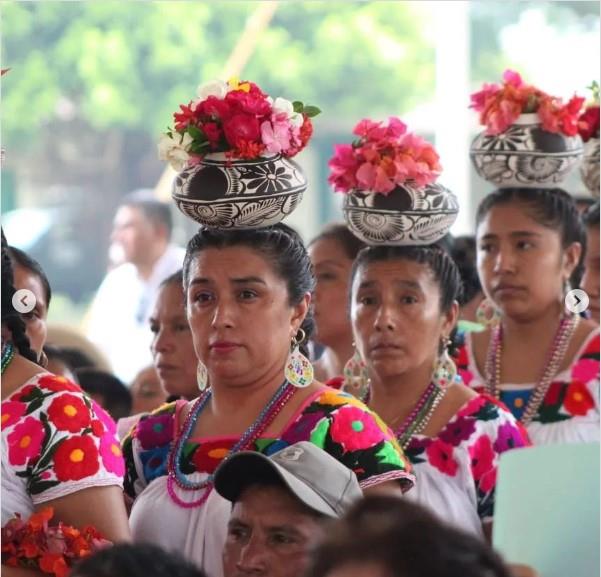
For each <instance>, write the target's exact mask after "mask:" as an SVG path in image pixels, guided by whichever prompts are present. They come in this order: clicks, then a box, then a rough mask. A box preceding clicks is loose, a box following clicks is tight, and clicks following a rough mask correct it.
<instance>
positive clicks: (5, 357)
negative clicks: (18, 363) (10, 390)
mask: <svg viewBox="0 0 601 577" xmlns="http://www.w3.org/2000/svg"><path fill="white" fill-rule="evenodd" d="M14 358H15V348H14V347H13V344H12V343H6V345H4V347H3V349H2V372H1V373H0V374H2V375H3V374H4V371H5V370H6V367H8V365H10V362H11V361H12V360H13V359H14Z"/></svg>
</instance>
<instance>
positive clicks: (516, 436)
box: [494, 422, 526, 453]
mask: <svg viewBox="0 0 601 577" xmlns="http://www.w3.org/2000/svg"><path fill="white" fill-rule="evenodd" d="M525 445H526V442H525V441H524V438H523V437H522V432H521V431H520V430H519V429H518V427H517V426H516V425H515V424H514V423H511V422H509V423H504V424H502V425H501V426H500V427H499V429H498V430H497V440H496V441H495V444H494V450H495V451H496V452H497V453H504V452H505V451H509V450H510V449H516V448H518V447H523V446H525Z"/></svg>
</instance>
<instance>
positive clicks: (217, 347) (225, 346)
mask: <svg viewBox="0 0 601 577" xmlns="http://www.w3.org/2000/svg"><path fill="white" fill-rule="evenodd" d="M239 346H240V345H239V344H238V343H233V342H231V341H215V342H213V343H209V349H210V350H211V351H212V352H214V353H218V354H224V353H229V352H231V351H233V350H235V349H237V348H238V347H239Z"/></svg>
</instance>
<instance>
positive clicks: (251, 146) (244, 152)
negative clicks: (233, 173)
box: [225, 140, 265, 158]
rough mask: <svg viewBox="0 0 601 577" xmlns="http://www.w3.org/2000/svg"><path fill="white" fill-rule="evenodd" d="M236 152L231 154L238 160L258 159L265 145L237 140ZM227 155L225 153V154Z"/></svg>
mask: <svg viewBox="0 0 601 577" xmlns="http://www.w3.org/2000/svg"><path fill="white" fill-rule="evenodd" d="M236 148H237V150H236V151H234V153H232V154H231V155H232V156H237V157H238V158H258V157H259V156H261V154H263V153H264V152H265V145H264V144H262V143H260V142H249V141H247V140H238V142H237V143H236ZM225 154H226V155H227V154H228V153H227V152H226V153H225Z"/></svg>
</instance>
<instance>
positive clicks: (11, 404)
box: [2, 401, 27, 429]
mask: <svg viewBox="0 0 601 577" xmlns="http://www.w3.org/2000/svg"><path fill="white" fill-rule="evenodd" d="M26 409H27V405H26V404H25V403H21V402H20V401H4V402H3V403H2V429H4V427H9V426H10V425H12V424H14V423H16V422H17V421H18V420H19V418H20V417H22V416H23V415H24V414H25V410H26Z"/></svg>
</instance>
